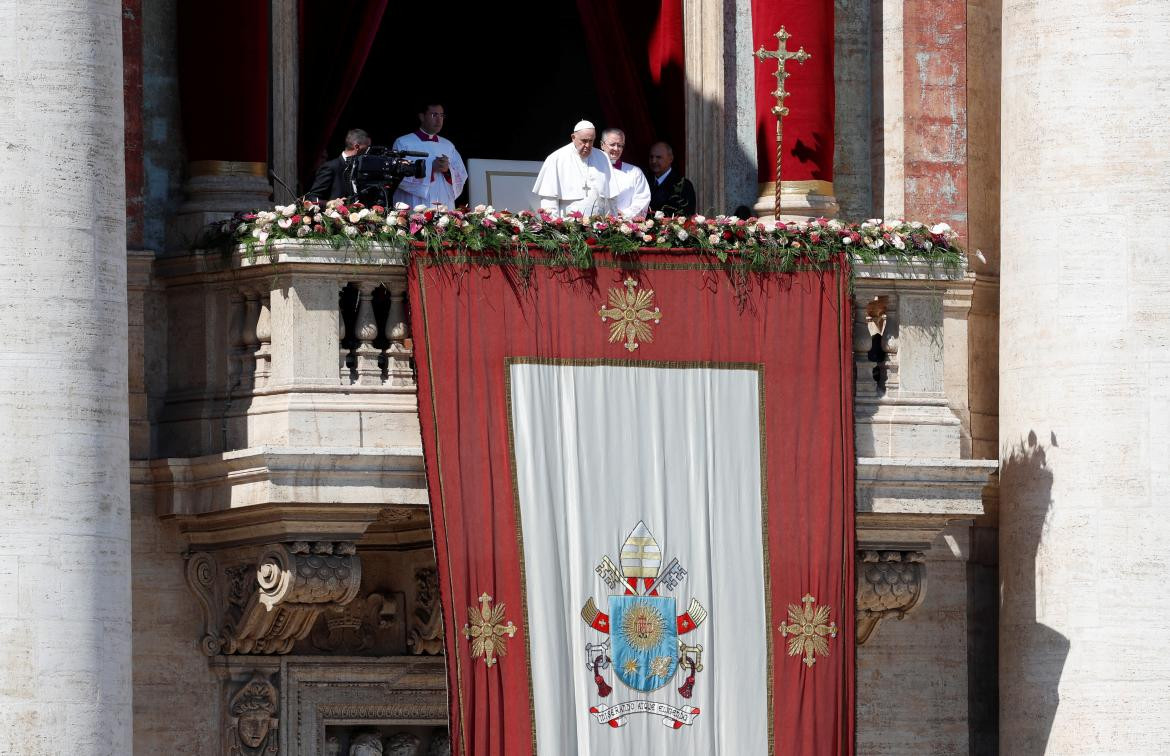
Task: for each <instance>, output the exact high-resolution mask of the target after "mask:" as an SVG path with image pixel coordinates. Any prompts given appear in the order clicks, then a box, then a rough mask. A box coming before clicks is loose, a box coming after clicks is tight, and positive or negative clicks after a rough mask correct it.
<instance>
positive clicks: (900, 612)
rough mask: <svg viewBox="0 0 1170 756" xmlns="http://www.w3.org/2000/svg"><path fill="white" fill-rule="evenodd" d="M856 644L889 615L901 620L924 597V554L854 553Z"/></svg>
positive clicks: (896, 552) (901, 552)
mask: <svg viewBox="0 0 1170 756" xmlns="http://www.w3.org/2000/svg"><path fill="white" fill-rule="evenodd" d="M857 557H858V564H857V643H858V645H861V644H863V643H865V642H866V641H867V640H869V636H870V635H871V634H872V633H873V631H874V630H875V629H876V628H877V626H878V623H880V622H881V621H882V620H884V619H886V618H887V617H890V616H891V615H893V616H895V617H897V618H898V619H902V618H903V617H905V616H906V613H907V612H909V611H910V610H912V609H914V608H915V607H916V606H918V605H919V604H921V603H922V599H923V598H924V597H925V596H926V564H925V562H926V556H925V554H923V553H922V552H921V551H859V552H858V553H857Z"/></svg>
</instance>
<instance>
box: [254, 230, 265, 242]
mask: <svg viewBox="0 0 1170 756" xmlns="http://www.w3.org/2000/svg"><path fill="white" fill-rule="evenodd" d="M256 238H257V239H259V240H260V241H262V242H263V241H266V240H267V239H268V232H267V231H259V232H258V233H257V234H256Z"/></svg>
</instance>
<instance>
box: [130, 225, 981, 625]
mask: <svg viewBox="0 0 1170 756" xmlns="http://www.w3.org/2000/svg"><path fill="white" fill-rule="evenodd" d="M403 262H404V261H403V259H402V257H401V256H400V255H398V254H397V253H391V252H388V251H385V250H377V249H372V250H369V251H366V252H358V251H356V250H352V249H342V250H335V249H332V248H331V247H329V246H328V245H322V244H302V243H296V242H281V243H278V244H276V245H274V246H273V248H272V249H271V250H270V251H269V252H268V253H267V254H264V255H257V256H255V257H249V256H247V255H245V254H244V253H243V252H242V251H239V250H237V251H236V252H235V253H234V254H232V255H228V254H225V253H219V252H200V253H191V254H189V255H185V256H181V257H174V258H166V259H163V260H160V261H158V262H157V263H156V268H155V274H156V280H157V281H158V282H159V283H160V284H161V285H162V286H164V287H165V297H164V299H165V302H166V318H167V323H168V328H167V349H166V354H167V355H168V358H167V366H166V374H167V376H168V382H167V386H166V392H165V401H164V404H163V406H162V408H161V410H160V412H159V413H158V417H157V422H156V428H155V433H156V447H157V449H158V450H159V454H158V455H157V457H156V459H154V460H153V462H152V463H151V468H152V469H151V473H152V478H153V481H154V485H153V489H154V492H155V502H156V511H157V513H158V515H159V516H161V517H164V518H176V519H177V520H178V521H179V525H180V530H181V531H182V532H183V534H184V536H185V538H186V539H187V542H188V543H189V545H190V547H191V548H192V549H193V550H196V549H201V550H205V551H206V552H207V553H209V554H211V555H212V556H213V557H214V558H216V559H219V560H220V561H221V562H223V561H224V560H227V561H228V562H234V563H238V564H244V563H248V562H249V561H250V562H251V563H254V562H255V560H256V559H257V558H258V555H259V554H260V553H261V551H262V550H263V549H264V548H269V549H270V547H271V546H272V545H273V544H294V545H296V544H304V545H300V546H296V549H298V551H296V552H295V554H292V553H289V554H285V555H284V556H283V557H282V558H283V559H284V560H285V561H286V562H289V563H290V564H291V563H294V562H296V561H297V560H298V559H302V558H303V557H304V555H305V553H307V552H305V549H306V548H308V549H309V551H310V552H313V553H319V554H320V555H322V556H323V557H325V556H327V557H329V558H331V559H335V561H336V560H341V561H342V562H345V561H346V560H350V561H352V560H354V559H357V557H356V556H353V554H352V551H351V545H352V544H356V545H357V548H358V549H359V550H360V549H365V548H370V547H374V548H381V547H388V548H394V547H395V546H396V545H403V544H412V543H413V544H416V545H417V544H420V543H423V542H429V538H430V532H429V517H428V514H427V498H426V491H425V477H424V472H423V464H422V451H421V441H420V435H419V425H418V415H417V391H416V384H415V377H414V370H413V351H412V341H411V335H410V319H409V314H408V312H407V306H406V302H405V297H404V293H405V288H406V280H405V269H404V266H403ZM854 291H855V318H854V356H855V361H856V363H855V364H856V381H857V389H856V416H855V429H856V447H857V455H858V466H857V498H856V502H857V503H856V506H857V548H858V560H859V565H858V566H859V569H858V604H859V614H858V617H859V637H860V638H861V639H862V640H864V638H865V637H868V634H869V633H870V632H872V629H873V627H874V626H876V624H877V622H878V621H880V620H881V619H882V618H884V617H886V616H889V615H891V614H893V615H897V616H901V614H903V613H904V612H906V611H908V610H910V609H912V608H914V606H915V605H917V604H918V603H919V602H920V600H921V597H922V595H923V593H924V590H925V579H926V576H925V566H924V561H923V559H922V556H923V553H924V552H925V551H926V550H928V549H929V548H930V544H931V543H932V542H933V541H934V540H935V538H936V536H937V535H938V534H939V533H940V532H941V531H942V530H943V528H945V527H946V526H947V525H948V524H950V523H955V522H963V521H970V520H971V519H972V518H974V517H976V516H978V515H980V514H981V513H982V505H981V492H982V489H983V487H984V485H985V483H986V482H987V478H988V475H989V473H991V472H992V471H993V470H994V468H995V463H994V462H990V461H979V460H967V459H963V457H964V456H965V455H966V451H967V448H968V446H969V444H968V442H967V441H966V438H967V435H966V432H965V430H964V417H965V413H966V396H967V387H966V374H967V364H966V361H967V350H966V315H967V308H968V304H969V301H970V292H971V281H970V280H969V279H968V278H967V277H964V276H962V275H960V274H957V273H954V272H951V271H948V270H946V269H944V268H942V267H940V266H929V265H925V264H908V263H897V262H894V261H882V262H879V263H877V264H873V265H862V266H859V267H858V268H857V269H856V278H855V284H854ZM262 570H263V566H262V565H261V566H260V568H259V571H261V572H262ZM193 579H194V580H195V582H194V583H193V587H195V588H196V592H197V593H198V592H199V586H198V580H197V576H195V577H193ZM889 585H897V586H898V587H897V590H896V591H891V590H888V589H887V587H883V586H889ZM207 601H211V602H212V603H214V601H215V599H207ZM218 611H219V612H220V614H222V613H223V611H225V610H224V608H223V607H220V609H219V610H218ZM213 614H214V613H213ZM209 623H210V624H209V628H208V633H209V634H214V633H215V631H214V629H213V628H212V627H211V625H214V624H215V623H214V622H212V621H211V620H209ZM863 626H864V627H865V629H864V631H863V630H862V627H863ZM221 640H223V639H221ZM225 642H227V643H228V645H229V646H230V645H231V644H232V643H254V642H256V639H255V638H251V639H241V638H235V639H231V638H229V639H226V641H225Z"/></svg>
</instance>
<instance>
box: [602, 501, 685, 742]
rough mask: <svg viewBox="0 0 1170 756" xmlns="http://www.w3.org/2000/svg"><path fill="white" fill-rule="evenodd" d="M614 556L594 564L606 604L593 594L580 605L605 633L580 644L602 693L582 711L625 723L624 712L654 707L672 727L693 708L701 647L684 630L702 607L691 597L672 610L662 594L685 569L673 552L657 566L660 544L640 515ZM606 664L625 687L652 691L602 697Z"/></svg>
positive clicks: (680, 578) (675, 583)
mask: <svg viewBox="0 0 1170 756" xmlns="http://www.w3.org/2000/svg"><path fill="white" fill-rule="evenodd" d="M620 561H621V567H618V566H617V565H615V564H614V563H613V560H611V559H610V558H609V557H608V556H603V557H602V559H601V564H599V565H597V568H596V572H597V574H598V575H599V576H600V577H601V579H602V580H603V581H605V584H606V585H607V586H608V587H609V589H610V590H611V591H614V593H611V594H610V596H609V606H608V608H609V612H608V613H606V612H602V611H601V610H600V609H598V608H597V603H596V602H595V601H594V600H593V598H592V597H590V598H589V600H588V601H586V602H585V605H584V606H583V607H581V618H582V619H583V620H585V624H587V625H589V627H591V628H593V629H594V630H596V631H598V632H600V633H601V634H602V635H603V636H604V637H603V638H601V639H600V642H598V643H589V642H587V643H586V645H585V664H586V667H587V668H588V670H589V671H590V672H591V673H592V674H593V682H594V683H595V684H596V686H597V695H598V697H599V698H601V699H602V701H599V702H598V703H597V705H595V706H591V707H590V708H589V713H591V714H592V715H593V716H594V718H595V719H596V720H597V721H598V723H600V724H608V725H609V726H610V727H621V726H622V725H624V724H626V723H627V722H628V718H629V715H631V714H656V715H659V716H661V717H662V724H664V725H665V726H667V727H671V728H673V729H676V730H677V729H678V728H680V727H682V726H683V725H689V724H691V723H693V722H694V721H695V717H697V716H698V715H699V709H698V708H697V707H694V706H689V705H687V701H688V699H690V698H691V697H692V696H694V692H695V676H696V675H697V674H698V673H699V672H702V671H703V647H702V645H698V644H695V645H687V643H686V642H685V641H684V640H683V636H685V635H687V634H688V633H691V632H692V631H694V630H695V628H697V627H698V626H699V625H701V624H702V623H703V620H705V619H706V618H707V610H706V609H704V608H703V606H702V605H701V604H700V603H699V602H698V601H696V600H695V599H693V598H692V599H691V600H690V603H689V604H688V605H687V609H686V611H685V612H683V613H682V614H676V613H675V612H676V607H675V598H674V596H667V595H664V594H665V593H666V592H667V591H673V590H674V589H675V588H677V587H678V586H679V584H680V583H682V581H683V580H684V579H685V578H686V576H687V571H686V570H685V569H683V567H682V565H681V564H679V561H678V559H672V560H671V561H670V562H669V563H668V564H667V565H666V567H665V568H663V567H662V562H663V559H662V550H661V549H660V548H659V546H658V542H657V541H655V540H654V536H652V535H651V534H650V530H649V529H648V528H647V527H646V524H645V523H644V522H641V521H639V522H638V524H637V525H636V526H635V527H634V529H633V531H631V532H630V535H629V537H627V538H626V541H625V543H624V544H622V551H621V560H620ZM605 670H612V671H613V674H614V676H615V677H616V678H617V680H618V681H619V682H620V683H621V684H622V685H624V686H626V687H627V688H629V689H631V690H632V691H635V692H636V693H642V694H654V696H653V697H652V698H634V699H632V700H629V701H624V702H621V703H613V704H608V705H607V703H606V701H605V699H609V698H610V695H611V694H612V693H613V687H612V686H611V685H610V684H609V682H608V681H607V680H606V679H605V674H604V671H605ZM680 670H681V671H680ZM678 678H682V682H681V685H677V679H678ZM672 682H675V683H676V685H677V687H675V685H671V683H672ZM668 686H670V687H668ZM676 696H677V698H676Z"/></svg>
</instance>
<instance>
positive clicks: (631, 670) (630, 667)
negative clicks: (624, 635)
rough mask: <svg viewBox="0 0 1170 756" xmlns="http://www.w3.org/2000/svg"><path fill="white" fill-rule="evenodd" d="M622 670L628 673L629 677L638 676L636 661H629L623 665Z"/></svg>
mask: <svg viewBox="0 0 1170 756" xmlns="http://www.w3.org/2000/svg"><path fill="white" fill-rule="evenodd" d="M622 669H624V670H625V671H626V674H627V675H633V674H637V672H638V662H637V661H636V660H635V659H627V660H626V663H625V664H623V665H622Z"/></svg>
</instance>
